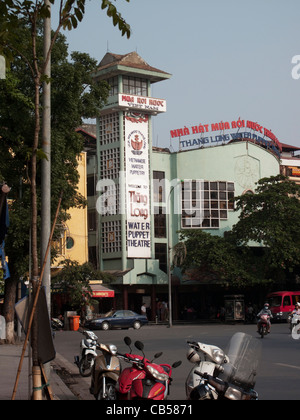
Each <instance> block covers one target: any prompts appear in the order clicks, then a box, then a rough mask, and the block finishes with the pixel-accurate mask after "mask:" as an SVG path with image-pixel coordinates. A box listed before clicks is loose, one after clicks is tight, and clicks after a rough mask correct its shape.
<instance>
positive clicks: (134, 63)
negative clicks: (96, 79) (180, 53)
mask: <svg viewBox="0 0 300 420" xmlns="http://www.w3.org/2000/svg"><path fill="white" fill-rule="evenodd" d="M116 65H122V66H125V67H132V68H136V69H141V70H146V71H152V72H155V73H162V74H164V75H166V76H167V77H168V76H170V73H167V72H165V71H162V70H159V69H157V68H155V67H152V66H150V65H149V64H148V63H146V61H145V60H144V59H143V58H142V57H140V56H139V55H138V54H137V53H136V52H135V51H133V52H130V53H128V54H124V55H120V54H114V53H110V52H108V53H106V54H105V56H104V57H103V58H102V60H101V62H100V63H99V66H98V68H97V70H98V71H100V70H103V69H106V68H109V67H113V66H116Z"/></svg>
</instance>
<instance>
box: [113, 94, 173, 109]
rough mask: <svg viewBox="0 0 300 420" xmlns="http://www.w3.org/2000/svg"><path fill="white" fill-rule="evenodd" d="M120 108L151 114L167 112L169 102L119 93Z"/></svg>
mask: <svg viewBox="0 0 300 420" xmlns="http://www.w3.org/2000/svg"><path fill="white" fill-rule="evenodd" d="M119 106H120V107H124V108H130V109H134V110H140V111H143V112H150V113H151V112H153V113H158V112H166V111H167V102H166V100H165V99H157V98H149V97H147V96H136V95H129V94H125V93H119Z"/></svg>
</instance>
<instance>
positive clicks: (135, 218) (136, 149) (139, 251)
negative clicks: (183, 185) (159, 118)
mask: <svg viewBox="0 0 300 420" xmlns="http://www.w3.org/2000/svg"><path fill="white" fill-rule="evenodd" d="M125 151H126V203H127V252H128V258H150V257H151V240H150V211H149V209H150V204H149V198H150V193H149V184H150V183H149V133H148V116H147V115H146V114H137V113H135V114H134V115H133V114H132V113H125Z"/></svg>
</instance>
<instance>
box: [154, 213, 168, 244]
mask: <svg viewBox="0 0 300 420" xmlns="http://www.w3.org/2000/svg"><path fill="white" fill-rule="evenodd" d="M164 210H165V209H164V208H163V207H155V208H154V236H155V238H166V237H167V223H166V215H165V214H163V212H164Z"/></svg>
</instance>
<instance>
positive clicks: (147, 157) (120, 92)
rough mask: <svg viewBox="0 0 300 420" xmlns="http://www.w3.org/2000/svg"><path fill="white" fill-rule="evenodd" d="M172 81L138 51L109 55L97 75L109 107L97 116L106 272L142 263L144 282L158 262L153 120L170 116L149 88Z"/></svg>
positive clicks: (101, 252) (102, 256)
mask: <svg viewBox="0 0 300 420" xmlns="http://www.w3.org/2000/svg"><path fill="white" fill-rule="evenodd" d="M170 77H171V75H170V74H169V73H166V72H163V71H161V70H159V69H156V68H154V67H151V66H150V65H149V64H147V63H146V62H145V61H144V60H143V59H142V58H141V57H140V56H139V55H138V54H137V53H136V52H132V53H129V54H125V55H118V54H113V53H107V54H106V55H105V56H104V57H103V59H102V61H101V62H100V64H99V67H98V68H97V70H96V71H95V73H94V78H95V79H96V80H106V81H107V82H108V84H109V85H110V94H109V98H108V102H107V105H106V106H105V107H104V108H103V109H102V110H101V111H100V113H99V115H98V117H97V165H98V183H97V190H98V194H99V195H98V199H97V205H96V208H97V212H98V215H99V217H98V252H99V261H100V269H102V270H111V271H120V272H121V273H128V272H130V271H131V270H132V269H133V268H134V266H135V263H134V261H136V260H137V259H139V263H138V264H136V266H137V265H139V266H140V267H141V271H142V272H143V273H145V275H146V277H147V274H150V275H151V276H153V275H154V273H148V272H149V269H148V268H147V267H146V266H147V263H146V260H148V261H149V260H151V259H152V260H153V259H154V255H153V254H154V252H153V243H152V240H151V236H152V232H153V223H151V219H152V218H151V214H150V209H151V205H150V200H151V173H150V172H151V169H150V168H151V152H152V133H151V119H152V117H153V116H154V115H157V114H158V113H161V112H166V101H165V100H164V99H158V98H153V97H151V84H152V83H156V82H159V81H163V80H166V79H169V78H170ZM142 260H143V261H144V264H142ZM154 265H155V264H154ZM134 275H135V276H136V275H137V273H136V272H135V274H134ZM127 281H128V282H129V283H131V282H132V279H131V280H130V279H129V277H128V276H127V280H125V277H124V276H123V281H122V282H123V283H126V282H127ZM146 281H147V280H146Z"/></svg>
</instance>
